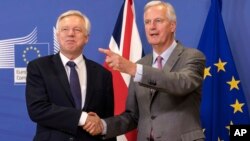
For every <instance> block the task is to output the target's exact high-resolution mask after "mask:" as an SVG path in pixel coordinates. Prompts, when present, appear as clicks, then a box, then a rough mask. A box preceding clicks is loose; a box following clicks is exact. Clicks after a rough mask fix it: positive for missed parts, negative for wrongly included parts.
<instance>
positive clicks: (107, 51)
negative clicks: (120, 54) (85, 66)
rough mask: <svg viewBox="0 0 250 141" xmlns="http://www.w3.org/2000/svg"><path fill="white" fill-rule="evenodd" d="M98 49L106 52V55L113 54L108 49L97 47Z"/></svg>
mask: <svg viewBox="0 0 250 141" xmlns="http://www.w3.org/2000/svg"><path fill="white" fill-rule="evenodd" d="M98 50H99V51H100V52H101V53H104V54H106V55H107V56H111V55H112V54H113V52H112V51H110V50H108V49H104V48H98Z"/></svg>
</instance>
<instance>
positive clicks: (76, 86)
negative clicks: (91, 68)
mask: <svg viewBox="0 0 250 141" xmlns="http://www.w3.org/2000/svg"><path fill="white" fill-rule="evenodd" d="M67 65H68V66H69V67H70V76H69V84H70V89H71V93H72V95H73V98H74V101H75V106H76V108H77V109H81V107H82V102H81V101H82V98H81V97H82V96H81V86H80V82H79V78H78V74H77V71H76V69H75V66H76V64H75V63H74V62H73V61H69V62H68V63H67Z"/></svg>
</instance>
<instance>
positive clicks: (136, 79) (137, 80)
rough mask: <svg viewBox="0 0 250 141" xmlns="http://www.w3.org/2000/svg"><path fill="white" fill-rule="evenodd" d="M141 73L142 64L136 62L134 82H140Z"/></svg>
mask: <svg viewBox="0 0 250 141" xmlns="http://www.w3.org/2000/svg"><path fill="white" fill-rule="evenodd" d="M142 74H143V66H142V65H141V64H136V73H135V77H134V82H140V81H141V79H142Z"/></svg>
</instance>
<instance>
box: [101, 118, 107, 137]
mask: <svg viewBox="0 0 250 141" xmlns="http://www.w3.org/2000/svg"><path fill="white" fill-rule="evenodd" d="M101 121H102V125H103V130H102V135H106V134H107V123H106V122H105V121H104V120H103V119H101Z"/></svg>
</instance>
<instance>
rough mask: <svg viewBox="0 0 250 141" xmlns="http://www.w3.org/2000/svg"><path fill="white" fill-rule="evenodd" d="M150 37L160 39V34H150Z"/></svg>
mask: <svg viewBox="0 0 250 141" xmlns="http://www.w3.org/2000/svg"><path fill="white" fill-rule="evenodd" d="M149 35H150V37H158V36H159V33H150V34H149Z"/></svg>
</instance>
